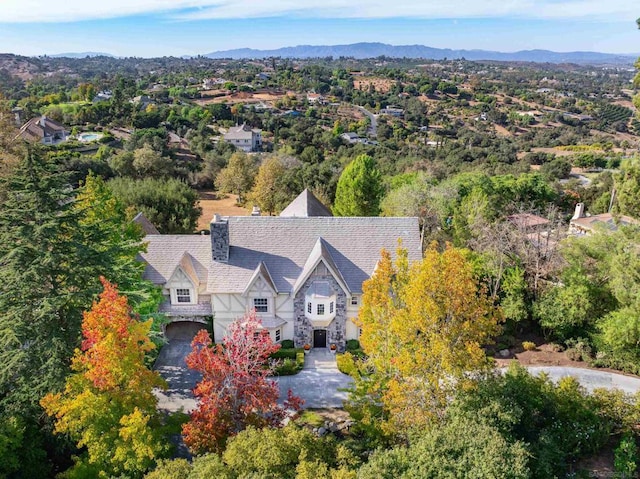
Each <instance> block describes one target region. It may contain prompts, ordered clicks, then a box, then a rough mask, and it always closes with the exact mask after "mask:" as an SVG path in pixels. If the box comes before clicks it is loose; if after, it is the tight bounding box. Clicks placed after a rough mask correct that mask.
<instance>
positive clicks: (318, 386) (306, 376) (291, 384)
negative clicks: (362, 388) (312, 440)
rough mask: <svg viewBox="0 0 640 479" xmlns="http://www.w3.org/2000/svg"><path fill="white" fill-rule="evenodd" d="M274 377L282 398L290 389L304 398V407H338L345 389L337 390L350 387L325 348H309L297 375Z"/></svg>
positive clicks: (341, 403) (350, 381)
mask: <svg viewBox="0 0 640 479" xmlns="http://www.w3.org/2000/svg"><path fill="white" fill-rule="evenodd" d="M275 379H276V382H277V383H278V386H279V387H280V399H281V400H282V399H284V398H286V397H287V392H288V391H289V389H291V391H292V392H293V394H295V395H297V396H300V397H301V398H302V399H304V406H303V407H305V408H341V407H342V405H343V401H344V400H345V399H347V392H346V391H340V389H343V388H348V387H350V386H351V384H352V382H353V381H352V379H351V377H349V376H347V375H346V374H342V373H341V372H340V371H339V370H338V366H337V364H336V356H335V354H331V352H330V351H329V349H328V348H318V349H313V350H311V351H310V352H309V354H307V355H306V356H305V358H304V369H303V370H302V371H300V372H299V373H298V374H296V375H294V376H282V377H279V378H275Z"/></svg>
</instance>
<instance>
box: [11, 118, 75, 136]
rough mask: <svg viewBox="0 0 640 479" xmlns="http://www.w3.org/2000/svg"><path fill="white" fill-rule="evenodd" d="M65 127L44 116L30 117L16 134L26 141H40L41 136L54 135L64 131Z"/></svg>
mask: <svg viewBox="0 0 640 479" xmlns="http://www.w3.org/2000/svg"><path fill="white" fill-rule="evenodd" d="M65 131H66V130H65V127H64V125H62V124H61V123H58V122H57V121H55V120H52V119H51V118H47V117H46V116H40V117H36V118H32V119H31V120H29V121H28V122H26V123H25V124H24V125H22V128H20V133H18V135H19V136H20V137H22V138H23V139H25V140H28V141H41V140H42V139H43V138H46V137H51V136H54V135H55V134H56V133H64V132H65Z"/></svg>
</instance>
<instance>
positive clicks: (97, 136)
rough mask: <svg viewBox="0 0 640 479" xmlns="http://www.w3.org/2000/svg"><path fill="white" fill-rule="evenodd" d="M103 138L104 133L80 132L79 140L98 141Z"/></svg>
mask: <svg viewBox="0 0 640 479" xmlns="http://www.w3.org/2000/svg"><path fill="white" fill-rule="evenodd" d="M100 138H102V133H80V134H79V135H78V140H80V141H82V142H85V143H86V142H89V141H96V140H99V139H100Z"/></svg>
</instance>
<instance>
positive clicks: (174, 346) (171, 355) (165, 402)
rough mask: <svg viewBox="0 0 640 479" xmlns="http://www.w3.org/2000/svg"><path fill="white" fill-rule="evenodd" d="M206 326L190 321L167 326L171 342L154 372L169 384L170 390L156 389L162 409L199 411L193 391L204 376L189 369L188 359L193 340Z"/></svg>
mask: <svg viewBox="0 0 640 479" xmlns="http://www.w3.org/2000/svg"><path fill="white" fill-rule="evenodd" d="M201 329H203V325H201V324H198V323H192V322H189V321H184V322H178V323H171V324H169V325H167V330H166V333H165V334H166V336H167V340H168V343H167V344H165V345H164V346H163V347H162V349H161V350H160V354H159V355H158V359H156V363H155V365H154V366H153V369H155V370H156V371H158V372H159V373H160V375H161V376H162V377H163V378H164V379H165V380H166V381H167V383H169V389H167V390H166V391H160V390H156V391H155V394H156V397H157V398H158V408H159V409H162V410H165V411H169V412H175V411H178V410H180V409H181V408H182V409H183V410H184V412H190V411H192V410H194V409H195V408H196V400H195V398H194V397H193V394H192V392H191V389H193V387H194V386H195V385H196V383H197V382H198V380H199V379H200V374H199V373H197V372H195V371H192V370H191V369H189V368H187V364H186V363H185V361H184V360H185V358H186V357H187V355H188V354H189V353H190V352H191V340H192V339H193V337H194V336H195V335H196V333H197V332H198V331H200V330H201Z"/></svg>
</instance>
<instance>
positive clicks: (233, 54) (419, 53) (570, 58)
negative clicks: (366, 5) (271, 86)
mask: <svg viewBox="0 0 640 479" xmlns="http://www.w3.org/2000/svg"><path fill="white" fill-rule="evenodd" d="M382 55H384V56H387V57H392V58H424V59H432V60H442V59H444V58H449V59H457V58H465V59H467V60H496V61H509V62H513V61H520V62H537V63H577V64H583V65H584V64H586V65H589V64H597V65H600V64H613V65H632V64H633V62H634V61H635V60H636V58H637V56H633V55H631V54H614V53H598V52H564V53H561V52H552V51H549V50H522V51H518V52H512V53H505V52H494V51H487V50H451V49H449V48H432V47H427V46H424V45H388V44H385V43H353V44H351V45H298V46H296V47H285V48H278V49H276V50H254V49H252V48H239V49H235V50H226V51H218V52H212V53H207V54H205V55H204V56H205V57H209V58H234V59H239V58H268V57H281V58H322V57H334V58H338V57H353V58H358V59H363V58H376V57H379V56H382Z"/></svg>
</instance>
